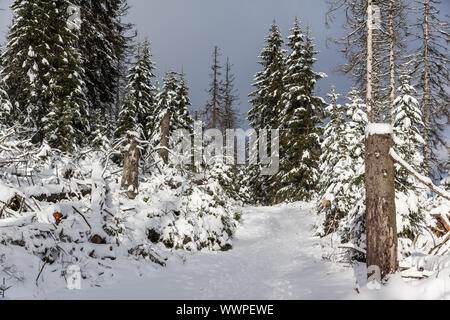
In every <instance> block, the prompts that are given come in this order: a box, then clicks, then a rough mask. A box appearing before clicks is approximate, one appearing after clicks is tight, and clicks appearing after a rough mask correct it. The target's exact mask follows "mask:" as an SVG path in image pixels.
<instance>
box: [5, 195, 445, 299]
mask: <svg viewBox="0 0 450 320" xmlns="http://www.w3.org/2000/svg"><path fill="white" fill-rule="evenodd" d="M313 212H314V210H313V206H312V205H311V204H306V203H295V204H291V205H280V206H275V207H258V208H255V207H248V208H245V209H244V212H243V218H242V219H243V221H242V224H241V226H240V227H239V228H238V230H237V233H236V237H235V239H234V242H233V244H234V249H233V250H230V251H227V252H212V251H202V252H197V253H187V252H185V251H175V254H174V255H173V256H171V257H170V258H169V260H168V261H167V267H165V268H164V267H159V266H157V265H155V264H153V263H150V262H149V261H142V260H140V261H138V260H133V259H121V260H117V261H114V262H112V261H108V262H105V264H107V265H110V266H111V268H112V269H113V272H111V273H110V274H109V275H108V277H105V279H104V281H102V283H101V285H100V286H92V287H85V286H83V284H84V283H82V290H68V289H66V288H65V281H64V279H63V278H59V279H58V278H56V277H54V276H53V277H54V278H51V277H52V275H51V273H50V272H47V273H45V271H44V272H43V275H41V277H44V278H47V280H46V281H45V282H43V283H41V284H40V286H39V287H36V285H35V283H34V278H35V276H36V275H37V272H38V266H37V265H38V259H37V258H36V257H33V256H30V255H28V254H25V252H24V251H23V249H22V248H14V250H12V249H10V250H11V251H10V252H8V254H12V255H13V256H14V260H15V261H16V263H17V264H18V265H20V266H21V268H22V269H23V268H25V269H26V268H28V269H27V270H25V276H28V277H29V278H30V279H31V280H29V281H28V280H27V281H25V282H24V283H23V284H18V285H16V286H15V287H13V288H11V289H10V290H9V291H8V292H7V299H20V298H34V299H158V300H159V299H194V300H197V299H198V300H204V299H223V300H228V299H238V300H240V299H262V300H265V299H419V298H420V299H450V278H449V275H450V259H447V260H446V261H447V262H446V263H445V264H444V265H443V267H444V268H443V269H442V270H441V271H440V272H438V273H437V275H436V274H433V275H431V276H430V277H429V278H428V279H427V280H421V281H413V282H405V281H404V280H403V279H402V278H401V275H400V274H396V275H394V276H393V277H392V279H391V281H390V282H389V283H388V284H387V285H385V286H382V288H381V289H380V290H369V289H367V288H366V286H365V283H364V281H365V280H363V279H364V278H365V276H364V275H365V267H364V265H363V264H359V265H356V266H353V267H352V266H350V265H348V264H343V263H336V262H332V261H327V260H325V259H323V254H324V247H325V246H326V245H325V243H324V242H323V240H321V239H319V238H317V237H315V236H314V235H313V225H314V224H315V223H316V222H317V215H316V214H315V213H313ZM328 249H330V248H328ZM0 253H1V252H0ZM447 258H448V257H447ZM27 271H28V272H27ZM29 272H31V274H28V275H27V273H29ZM84 285H87V284H84ZM356 288H357V289H356ZM357 291H359V293H357Z"/></svg>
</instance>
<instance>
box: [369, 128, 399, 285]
mask: <svg viewBox="0 0 450 320" xmlns="http://www.w3.org/2000/svg"><path fill="white" fill-rule="evenodd" d="M393 144H394V142H393V138H392V135H391V134H389V133H382V134H370V132H369V135H368V137H367V139H366V171H365V174H366V175H365V185H366V241H367V253H366V258H367V267H368V270H373V268H374V267H375V268H377V267H378V268H379V269H380V273H381V278H384V277H385V276H386V275H388V274H390V273H392V272H395V271H396V270H397V269H398V260H397V222H396V210H395V186H394V162H393V159H392V158H391V156H390V155H389V150H390V149H391V147H392V146H393ZM369 267H370V268H369ZM380 280H381V279H380Z"/></svg>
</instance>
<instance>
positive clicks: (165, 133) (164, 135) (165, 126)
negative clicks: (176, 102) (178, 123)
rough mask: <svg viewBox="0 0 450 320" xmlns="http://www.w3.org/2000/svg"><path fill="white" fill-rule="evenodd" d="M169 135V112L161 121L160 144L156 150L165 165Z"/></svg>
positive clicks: (167, 158)
mask: <svg viewBox="0 0 450 320" xmlns="http://www.w3.org/2000/svg"><path fill="white" fill-rule="evenodd" d="M169 135H170V111H169V110H167V111H166V114H165V115H164V117H163V118H162V120H161V142H160V147H161V148H160V149H159V150H158V153H159V156H160V157H161V158H162V159H163V161H164V163H165V164H168V163H169Z"/></svg>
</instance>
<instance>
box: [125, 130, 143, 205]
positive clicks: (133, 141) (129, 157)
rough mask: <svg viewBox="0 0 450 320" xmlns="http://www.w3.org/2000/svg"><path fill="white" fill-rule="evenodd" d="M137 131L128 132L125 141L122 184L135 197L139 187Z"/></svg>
mask: <svg viewBox="0 0 450 320" xmlns="http://www.w3.org/2000/svg"><path fill="white" fill-rule="evenodd" d="M137 139H138V137H137V135H136V133H133V132H128V133H127V140H126V142H125V154H124V160H123V172H122V181H121V186H122V188H123V189H125V190H127V191H126V193H127V196H128V198H130V199H135V198H136V196H137V193H138V188H139V157H140V152H139V144H138V141H137Z"/></svg>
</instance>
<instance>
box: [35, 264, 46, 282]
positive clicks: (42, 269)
mask: <svg viewBox="0 0 450 320" xmlns="http://www.w3.org/2000/svg"><path fill="white" fill-rule="evenodd" d="M46 265H47V262H44V265H43V266H42V268H41V271H39V274H38V276H37V278H36V286H38V280H39V277H40V276H41V273H42V271H44V268H45V266H46Z"/></svg>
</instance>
